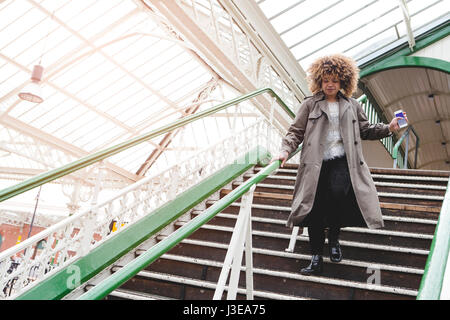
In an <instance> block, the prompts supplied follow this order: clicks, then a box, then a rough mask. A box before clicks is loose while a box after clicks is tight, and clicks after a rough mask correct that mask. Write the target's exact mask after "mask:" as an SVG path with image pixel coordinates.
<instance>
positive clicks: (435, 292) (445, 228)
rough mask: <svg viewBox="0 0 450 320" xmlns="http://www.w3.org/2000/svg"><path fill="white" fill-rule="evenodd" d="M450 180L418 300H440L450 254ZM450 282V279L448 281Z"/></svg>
mask: <svg viewBox="0 0 450 320" xmlns="http://www.w3.org/2000/svg"><path fill="white" fill-rule="evenodd" d="M449 239H450V179H449V182H448V184H447V191H446V192H445V197H444V202H443V204H442V208H441V213H440V214H439V219H438V223H437V225H436V230H435V232H434V237H433V241H432V242H431V247H430V253H429V254H428V258H427V263H426V265H425V271H424V274H423V277H422V281H421V282H420V287H419V293H418V295H417V300H439V299H440V295H441V291H442V286H443V283H444V275H445V269H446V266H447V264H448V260H449V258H450V257H449V253H450V240H449ZM448 280H450V279H448Z"/></svg>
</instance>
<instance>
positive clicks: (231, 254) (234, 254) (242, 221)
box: [213, 184, 256, 300]
mask: <svg viewBox="0 0 450 320" xmlns="http://www.w3.org/2000/svg"><path fill="white" fill-rule="evenodd" d="M255 188H256V184H254V185H253V186H252V187H251V188H250V190H249V191H248V192H247V193H246V194H244V195H243V196H242V200H241V209H240V211H239V215H238V217H237V221H236V224H235V226H234V230H233V235H232V236H231V241H230V245H229V247H228V251H227V254H226V256H225V261H224V262H223V267H222V271H221V272H220V276H219V281H218V282H217V287H216V291H215V292H214V297H213V299H214V300H220V299H221V298H222V294H223V291H224V290H225V286H226V282H227V279H228V275H229V274H230V271H231V275H230V281H229V283H228V289H227V300H235V299H236V295H237V290H238V284H239V276H240V274H241V263H242V254H243V252H244V247H245V275H246V277H245V285H246V291H247V300H253V257H252V203H253V193H254V191H255Z"/></svg>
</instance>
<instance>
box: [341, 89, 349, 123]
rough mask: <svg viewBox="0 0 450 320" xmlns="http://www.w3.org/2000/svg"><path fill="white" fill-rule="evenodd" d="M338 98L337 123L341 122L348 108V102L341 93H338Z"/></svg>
mask: <svg viewBox="0 0 450 320" xmlns="http://www.w3.org/2000/svg"><path fill="white" fill-rule="evenodd" d="M338 96H339V121H340V120H342V117H343V116H344V114H345V112H347V110H348V108H349V107H350V102H349V101H348V100H347V98H346V97H345V96H344V95H343V94H342V93H341V92H339V93H338Z"/></svg>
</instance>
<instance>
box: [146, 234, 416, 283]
mask: <svg viewBox="0 0 450 320" xmlns="http://www.w3.org/2000/svg"><path fill="white" fill-rule="evenodd" d="M181 243H185V244H192V245H197V246H204V247H209V248H219V249H224V250H227V249H228V245H229V244H227V243H221V242H215V241H205V240H196V239H189V238H188V239H184V240H182V241H181ZM143 252H145V251H144V250H142V252H137V254H138V255H139V254H141V253H143ZM252 252H253V253H258V254H263V255H269V256H278V257H286V258H289V259H300V260H306V261H309V260H310V259H311V255H310V254H301V253H296V252H286V251H281V250H273V249H266V248H256V247H254V248H252ZM168 254H169V255H170V253H165V254H164V255H163V256H162V257H164V256H165V255H168ZM177 256H179V255H177ZM193 259H197V258H193ZM197 260H198V261H200V260H202V259H197ZM324 263H325V264H328V263H329V264H335V263H334V262H329V261H328V260H326V259H324ZM339 264H341V265H348V266H354V267H361V268H368V267H371V266H373V265H376V266H378V267H379V269H380V270H386V271H396V272H402V273H410V274H419V275H421V274H423V269H420V268H414V267H408V266H401V265H395V264H386V263H373V262H367V261H362V260H355V259H342V261H341V262H340V263H339Z"/></svg>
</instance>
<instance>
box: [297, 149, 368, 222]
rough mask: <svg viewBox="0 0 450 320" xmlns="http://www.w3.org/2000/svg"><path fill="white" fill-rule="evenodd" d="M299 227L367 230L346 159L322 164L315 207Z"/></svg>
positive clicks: (337, 159) (342, 158)
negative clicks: (360, 228)
mask: <svg viewBox="0 0 450 320" xmlns="http://www.w3.org/2000/svg"><path fill="white" fill-rule="evenodd" d="M300 226H302V227H323V228H327V227H367V224H366V222H365V221H364V218H363V216H362V213H361V211H360V210H359V206H358V203H357V202H356V197H355V193H354V191H353V187H352V183H351V180H350V173H349V170H348V165H347V159H346V157H345V155H344V156H343V157H340V158H336V159H332V160H326V161H323V162H322V168H321V170H320V176H319V183H318V185H317V190H316V195H315V199H314V205H313V207H312V209H311V211H310V213H309V214H308V215H307V216H306V217H305V219H303V221H302V222H301V223H300Z"/></svg>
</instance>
